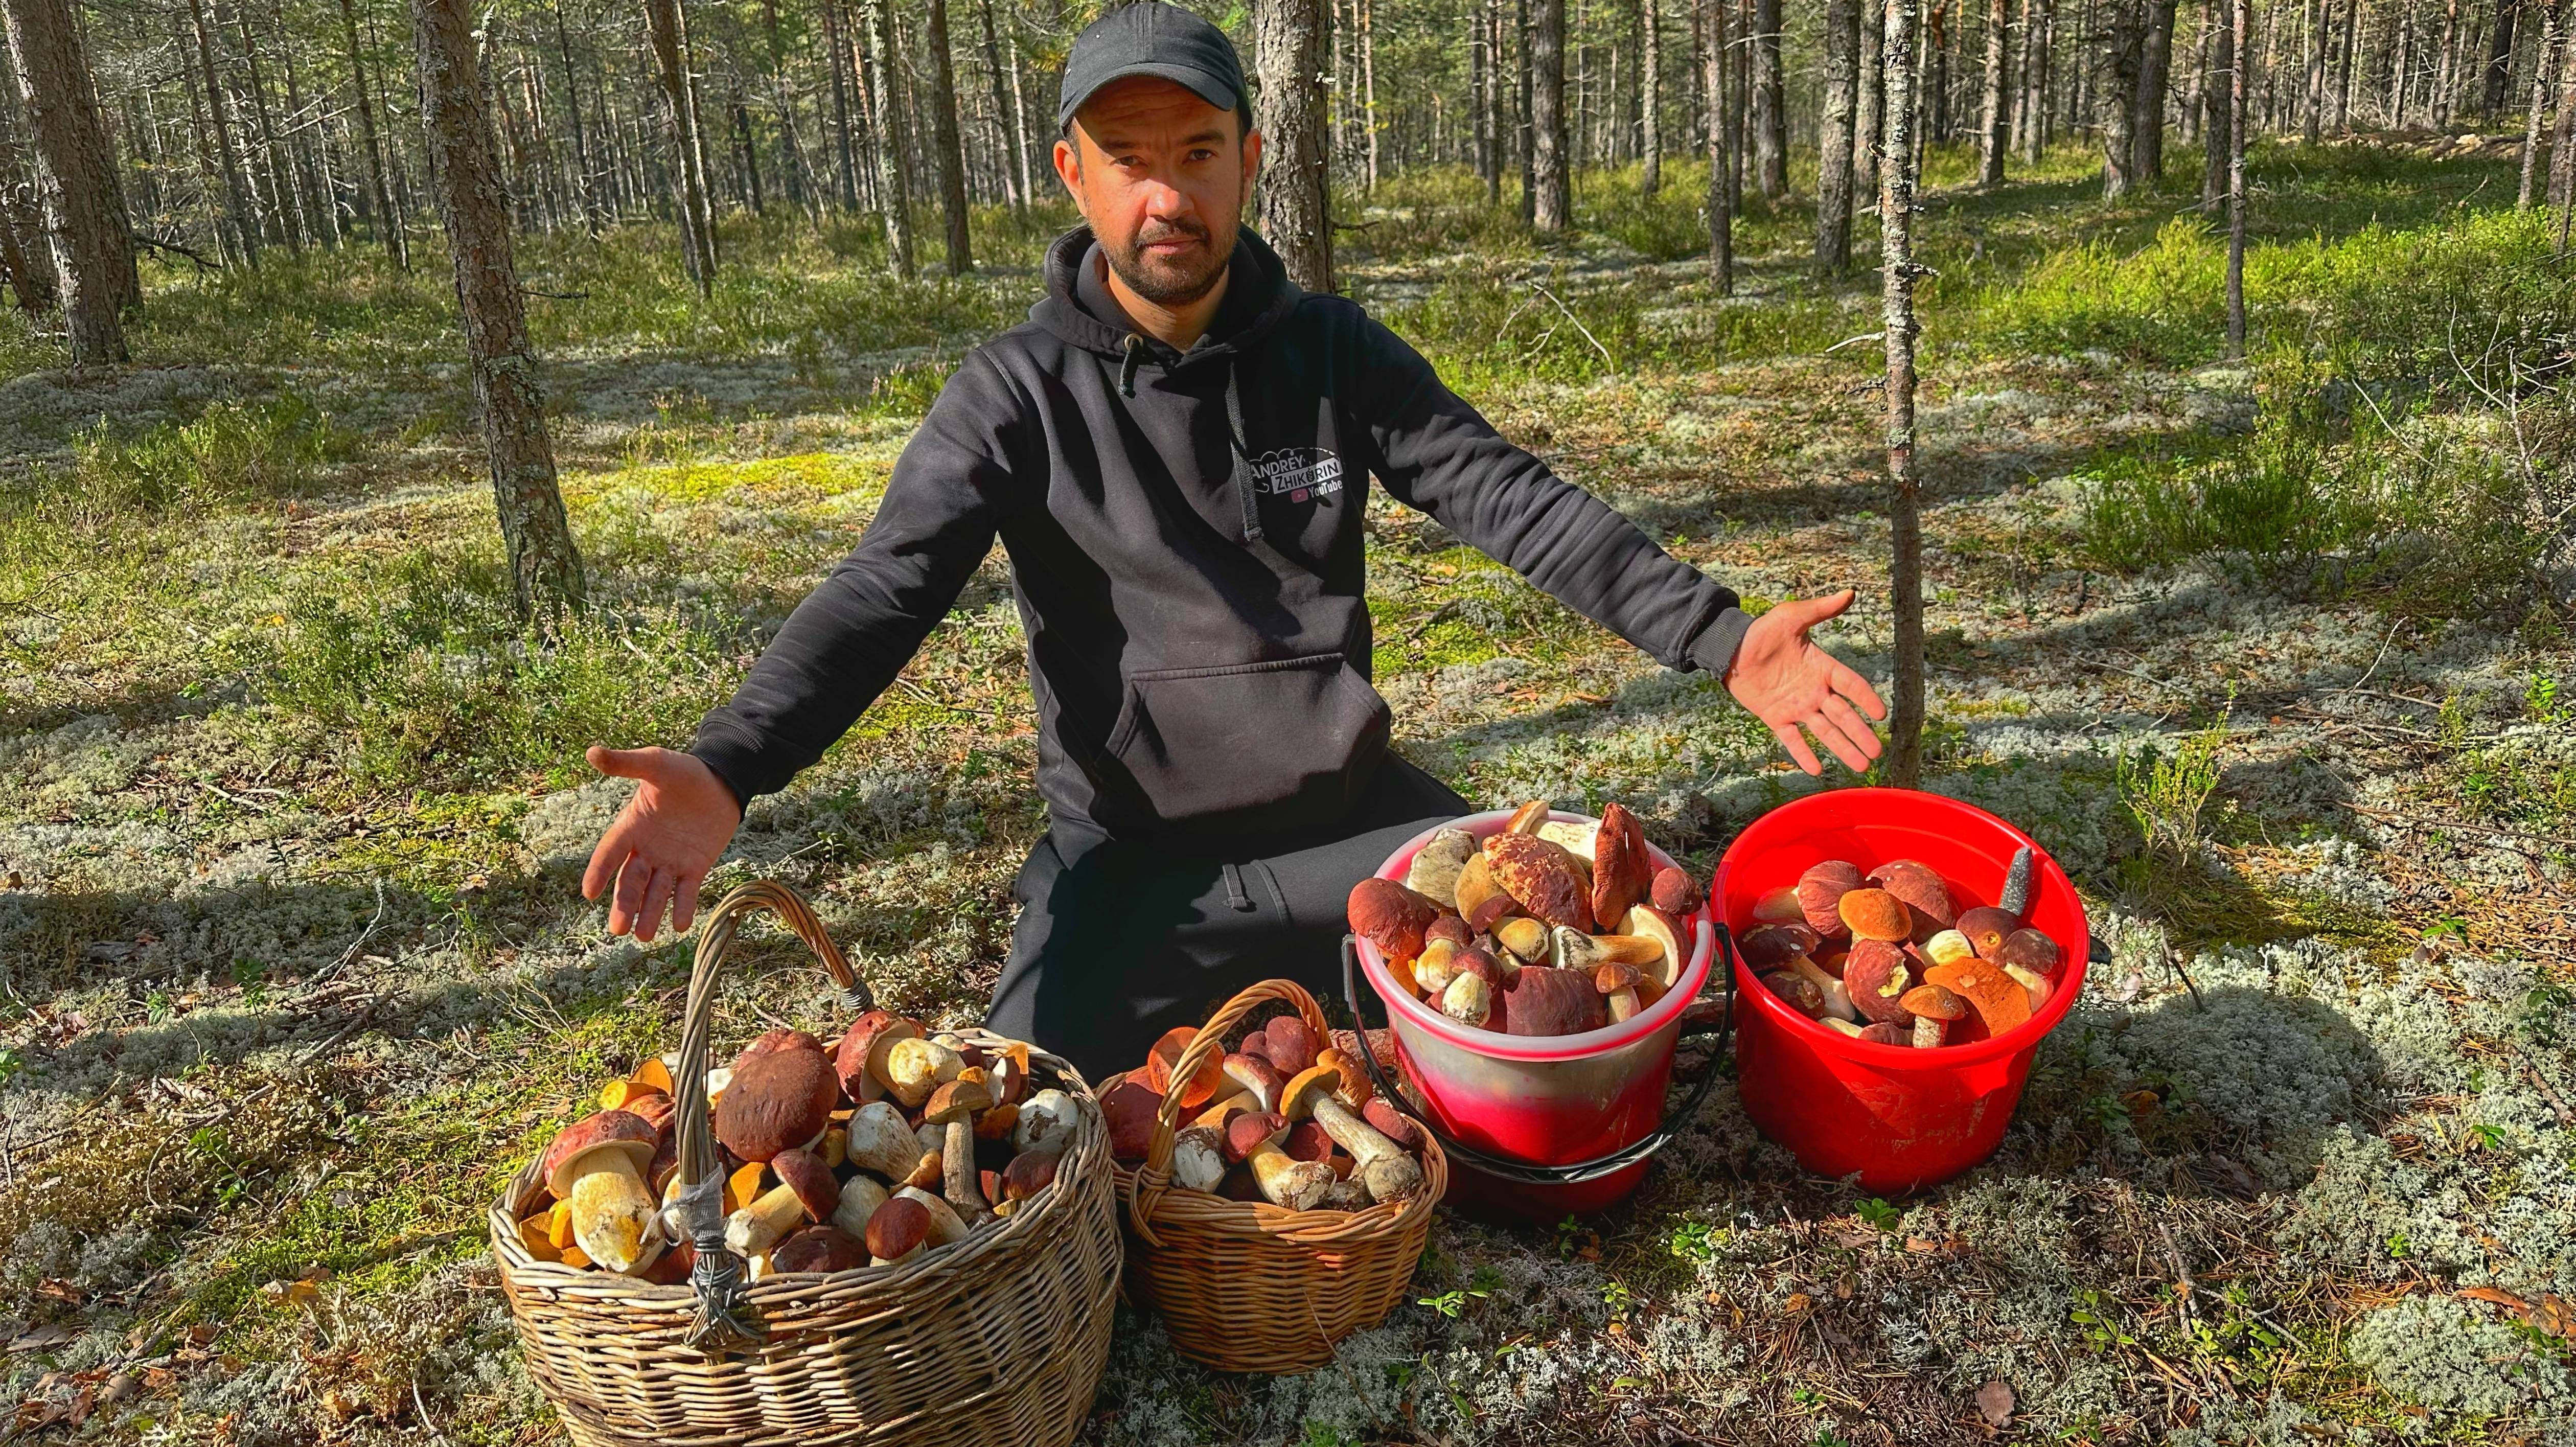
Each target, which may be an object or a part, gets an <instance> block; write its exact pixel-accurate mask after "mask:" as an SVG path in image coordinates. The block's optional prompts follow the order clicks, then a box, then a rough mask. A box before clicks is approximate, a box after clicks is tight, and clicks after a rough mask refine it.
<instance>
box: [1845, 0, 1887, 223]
mask: <svg viewBox="0 0 2576 1447" xmlns="http://www.w3.org/2000/svg"><path fill="white" fill-rule="evenodd" d="M1886 13H1887V12H1886V0H1860V46H1859V49H1860V78H1859V80H1858V81H1857V83H1856V85H1855V88H1854V90H1853V92H1852V95H1853V104H1852V195H1853V196H1854V197H1863V196H1866V197H1869V198H1870V200H1871V204H1872V205H1875V204H1877V196H1878V146H1879V134H1880V130H1881V128H1882V127H1883V126H1884V125H1885V116H1884V111H1885V105H1884V102H1885V100H1886V98H1887V83H1886V77H1885V76H1884V75H1883V74H1882V73H1881V68H1882V66H1883V65H1884V64H1885V58H1884V57H1882V56H1881V55H1880V54H1879V45H1878V38H1879V32H1880V31H1881V30H1882V29H1883V28H1884V27H1885V25H1886ZM1854 204H1855V205H1857V204H1858V203H1857V201H1855V203H1854Z"/></svg>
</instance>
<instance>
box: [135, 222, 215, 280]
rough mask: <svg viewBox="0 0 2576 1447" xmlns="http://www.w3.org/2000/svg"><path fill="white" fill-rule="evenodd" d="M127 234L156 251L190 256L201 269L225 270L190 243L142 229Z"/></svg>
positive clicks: (138, 242) (136, 241) (139, 243)
mask: <svg viewBox="0 0 2576 1447" xmlns="http://www.w3.org/2000/svg"><path fill="white" fill-rule="evenodd" d="M127 234H128V235H130V236H132V237H133V238H134V240H135V243H136V244H137V245H141V246H149V247H151V248H152V249H153V250H155V251H166V252H168V253H170V254H171V255H172V256H184V257H186V258H188V259H189V260H190V261H193V262H195V263H197V266H198V267H199V269H201V270H205V271H221V270H223V268H222V267H220V266H217V265H216V264H215V263H213V262H211V261H208V260H207V259H206V258H205V256H204V255H203V254H202V253H200V252H198V251H197V249H196V248H194V247H192V246H188V245H186V244H184V243H182V242H177V241H164V240H163V239H161V238H160V237H158V236H147V235H145V234H144V233H142V232H140V231H135V232H129V233H127Z"/></svg>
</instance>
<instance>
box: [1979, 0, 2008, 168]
mask: <svg viewBox="0 0 2576 1447" xmlns="http://www.w3.org/2000/svg"><path fill="white" fill-rule="evenodd" d="M2011 28H2012V3H2011V0H1986V74H1985V91H1984V101H1983V105H1984V109H1982V110H1981V111H1979V112H1978V118H1979V122H1980V124H1981V125H1982V127H1983V129H1982V130H1981V131H1980V132H1979V134H1978V136H1977V184H1979V185H1981V186H1995V185H2000V184H2002V182H2003V179H2004V150H2005V148H2006V147H2007V145H2008V144H2009V143H2010V141H2011V138H2012V132H2011V124H2012V113H2011V111H2010V110H2009V109H2008V108H2007V107H2006V105H2005V101H2004V60H2005V57H2007V56H2008V55H2010V54H2011V53H2012V49H2011V38H2012V37H2011V33H2010V32H2011Z"/></svg>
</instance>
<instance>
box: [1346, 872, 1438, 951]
mask: <svg viewBox="0 0 2576 1447" xmlns="http://www.w3.org/2000/svg"><path fill="white" fill-rule="evenodd" d="M1439 917H1440V904H1439V901H1437V900H1434V899H1431V898H1429V897H1427V896H1425V895H1422V894H1420V893H1417V892H1416V891H1414V890H1411V889H1407V888H1405V887H1404V886H1403V885H1401V884H1398V883H1396V882H1395V881H1394V880H1392V879H1379V878H1376V877H1374V876H1372V877H1370V878H1367V879H1363V880H1361V881H1360V882H1359V883H1357V884H1355V885H1353V886H1351V900H1350V922H1351V933H1353V934H1355V935H1358V936H1359V937H1360V938H1361V939H1364V940H1367V941H1368V942H1369V943H1370V944H1372V945H1375V946H1376V947H1377V951H1378V953H1379V954H1381V955H1384V956H1385V957H1386V960H1387V963H1388V964H1390V965H1409V964H1411V963H1413V957H1414V956H1416V955H1419V954H1421V953H1422V944H1423V937H1424V931H1426V930H1428V929H1429V928H1430V927H1431V922H1432V921H1433V920H1435V919H1438V918H1439Z"/></svg>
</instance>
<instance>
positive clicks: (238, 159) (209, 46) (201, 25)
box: [188, 0, 261, 269]
mask: <svg viewBox="0 0 2576 1447" xmlns="http://www.w3.org/2000/svg"><path fill="white" fill-rule="evenodd" d="M188 5H189V14H190V16H191V18H192V19H193V20H194V21H195V29H196V41H197V65H198V68H199V69H200V71H201V72H202V73H203V75H204V77H205V86H206V109H207V111H208V113H209V115H210V117H211V119H212V120H213V122H214V127H215V145H216V148H217V150H218V152H219V153H220V154H221V155H222V157H223V162H224V199H225V203H226V209H227V210H228V211H229V212H230V215H231V220H232V228H233V254H234V255H236V256H239V257H240V258H241V259H242V262H243V264H244V265H247V266H250V267H252V268H254V269H255V268H257V267H258V265H259V247H260V239H261V238H260V231H259V210H258V208H257V206H256V205H254V204H253V203H252V201H251V196H250V179H249V173H248V172H247V171H245V170H244V169H243V166H242V154H241V146H240V145H239V143H238V142H237V140H236V139H235V137H234V135H233V117H232V101H231V98H230V97H229V96H227V95H226V94H225V92H224V78H223V74H222V72H220V71H218V70H217V69H216V68H215V46H214V27H213V25H212V24H210V23H209V22H208V20H207V17H206V6H205V0H188Z"/></svg>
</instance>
